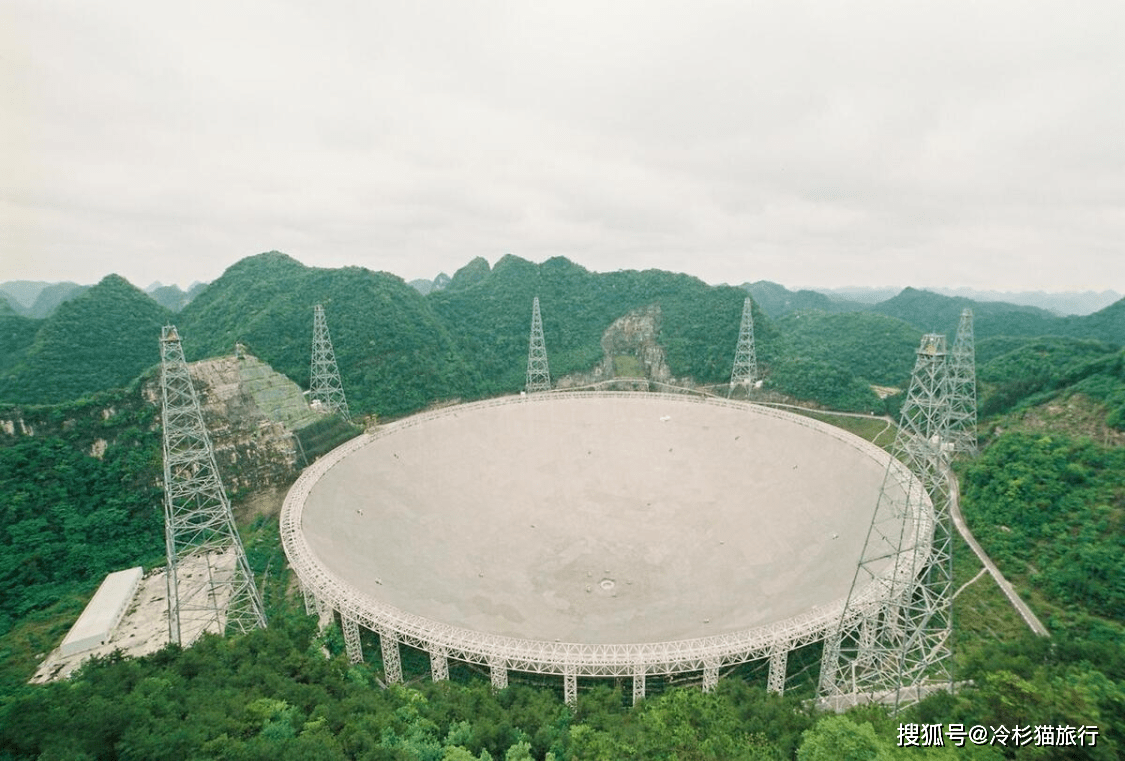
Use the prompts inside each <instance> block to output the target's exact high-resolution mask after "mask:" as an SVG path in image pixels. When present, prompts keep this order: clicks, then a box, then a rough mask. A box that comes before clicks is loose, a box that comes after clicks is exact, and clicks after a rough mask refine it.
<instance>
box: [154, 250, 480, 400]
mask: <svg viewBox="0 0 1125 761" xmlns="http://www.w3.org/2000/svg"><path fill="white" fill-rule="evenodd" d="M317 304H322V305H323V306H324V312H325V316H326V317H327V320H328V328H329V331H330V333H331V336H332V343H333V348H334V350H335V354H336V360H337V363H338V365H339V368H340V376H341V380H342V382H343V386H344V392H345V394H346V395H347V398H348V406H349V408H350V409H351V411H352V413H353V414H354V415H362V414H366V413H372V412H374V413H377V414H379V415H401V414H403V413H406V412H411V411H415V410H417V409H419V408H421V407H423V406H425V405H426V404H428V403H430V402H431V401H432V400H434V399H442V398H452V397H456V396H461V395H465V394H467V393H468V391H469V389H470V386H471V383H472V381H473V378H472V373H471V371H470V370H469V369H468V368H467V367H466V365H465V363H464V362H463V360H462V359H461V356H460V353H459V351H458V348H457V347H456V346H455V344H454V343H453V340H452V339H451V337H450V334H449V332H448V331H447V330H446V329H445V328H444V327H443V326H442V325H441V324H440V323H439V322H438V321H437V320H436V319H435V317H434V315H433V313H432V312H431V310H430V309H429V308H428V306H427V305H426V303H425V301H424V300H423V299H422V297H421V296H420V295H419V294H418V292H417V291H415V290H414V289H413V288H411V287H409V286H408V285H406V284H405V283H404V282H403V281H402V279H401V278H398V277H395V276H394V275H389V274H387V273H379V272H371V271H369V270H365V269H362V268H359V267H347V268H344V269H316V268H311V267H305V266H304V265H302V264H300V263H299V262H297V261H295V260H293V259H291V258H289V257H288V256H285V255H284V254H279V253H276V252H274V253H269V254H261V255H259V256H254V257H250V258H248V259H244V260H242V261H241V262H239V263H238V264H235V265H234V266H233V267H231V268H230V269H229V270H227V271H226V272H225V273H224V274H223V276H222V277H220V278H219V279H218V280H216V281H215V282H214V283H212V284H211V285H210V286H209V287H208V288H207V289H206V290H204V291H203V293H201V294H200V295H199V296H197V297H196V298H195V300H193V301H192V302H191V303H190V304H189V305H188V306H187V307H185V308H184V310H183V311H182V312H181V313H180V314H179V315H178V316H177V318H176V319H177V327H178V328H179V329H180V333H181V335H182V336H183V341H184V351H185V353H186V355H187V357H188V359H189V361H190V360H194V359H200V358H203V357H209V356H217V355H223V354H230V353H232V352H233V351H234V344H235V343H236V342H241V343H242V344H244V345H245V346H246V347H247V348H248V349H249V351H250V352H251V353H252V354H254V355H255V356H257V357H259V358H260V359H262V360H263V361H265V362H268V363H269V364H270V365H272V366H273V367H274V369H275V370H277V371H278V372H281V373H284V374H286V375H288V376H289V377H290V378H293V379H294V380H295V381H296V382H297V383H298V384H300V385H301V386H302V387H304V388H308V385H309V356H310V347H311V343H312V334H313V307H314V306H316V305H317Z"/></svg>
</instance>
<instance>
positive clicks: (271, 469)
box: [190, 352, 320, 493]
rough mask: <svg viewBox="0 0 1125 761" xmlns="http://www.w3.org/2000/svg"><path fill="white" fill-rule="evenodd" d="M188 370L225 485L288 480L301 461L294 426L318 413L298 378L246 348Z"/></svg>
mask: <svg viewBox="0 0 1125 761" xmlns="http://www.w3.org/2000/svg"><path fill="white" fill-rule="evenodd" d="M190 371H191V375H192V379H193V380H195V382H196V390H197V392H198V394H199V402H200V407H201V409H202V411H203V421H204V424H205V425H206V426H207V430H208V433H209V434H210V436H211V442H212V444H214V447H215V459H216V460H217V462H218V465H219V467H220V469H221V470H222V471H223V478H224V483H225V485H226V487H227V490H228V491H230V492H231V493H237V492H241V491H247V490H250V491H254V490H258V489H262V488H267V487H271V486H277V485H279V484H282V483H288V482H289V481H291V480H292V479H293V478H294V477H295V476H296V475H297V472H298V471H299V469H300V467H301V466H302V465H303V462H301V457H300V453H299V452H298V450H297V446H296V444H295V441H294V437H293V431H294V430H296V429H299V428H303V427H304V426H306V425H309V424H310V423H313V422H315V421H317V420H319V419H320V415H318V414H317V413H316V412H314V411H313V410H312V409H310V408H309V405H308V402H307V401H306V399H305V397H304V394H303V393H302V392H301V389H300V388H299V387H298V386H297V384H296V383H294V382H293V381H291V380H289V378H287V377H285V376H284V375H281V374H280V373H277V372H274V370H273V369H272V368H271V367H270V366H269V365H267V364H265V363H264V362H261V361H260V360H258V359H257V358H256V357H253V356H251V355H249V354H246V353H245V352H240V353H239V355H238V356H234V357H220V358H218V359H208V360H203V361H202V362H193V363H192V364H191V365H190Z"/></svg>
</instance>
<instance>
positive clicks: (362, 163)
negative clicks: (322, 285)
mask: <svg viewBox="0 0 1125 761" xmlns="http://www.w3.org/2000/svg"><path fill="white" fill-rule="evenodd" d="M5 17H6V21H7V23H5V24H3V25H0V42H3V43H4V51H5V52H4V56H3V57H2V58H0V96H2V97H3V100H4V103H5V114H4V115H5V118H4V120H3V122H2V123H0V134H2V135H3V136H4V142H5V146H6V148H7V150H5V151H2V152H0V174H2V176H3V177H4V179H5V182H4V188H3V190H2V191H0V281H11V280H44V281H56V280H63V279H71V280H74V281H75V282H96V281H97V280H98V279H100V278H101V276H103V275H105V274H106V273H108V272H116V273H118V274H121V275H122V276H124V277H126V278H127V279H128V280H130V282H139V283H151V282H153V281H156V280H159V281H161V282H166V283H178V284H184V283H191V282H192V281H195V280H199V281H205V282H206V281H212V280H214V279H215V278H217V277H218V276H219V275H220V274H221V273H222V271H223V270H224V269H225V268H226V266H227V265H229V264H230V263H231V262H233V261H235V260H237V259H241V258H243V257H244V256H247V255H251V254H254V253H257V252H259V251H262V250H269V249H277V250H281V251H286V252H288V253H289V254H291V255H292V256H294V257H295V258H297V259H298V260H300V261H302V262H305V263H306V264H309V265H310V266H323V267H338V266H344V265H349V264H350V265H359V266H364V267H367V268H369V269H372V270H386V271H388V272H394V273H396V274H398V275H400V276H401V277H403V278H404V279H406V280H413V279H418V278H433V277H434V276H435V275H436V274H437V273H439V272H442V271H446V272H450V271H451V270H453V269H456V268H457V267H458V266H460V265H461V264H462V263H464V262H466V261H468V260H470V259H472V258H473V257H475V256H484V257H485V258H486V259H488V260H489V261H495V260H496V259H497V258H499V257H500V256H502V255H503V254H504V253H506V252H511V253H514V254H516V255H518V256H521V257H523V258H526V259H530V260H533V261H542V260H543V259H546V258H549V257H551V256H556V255H562V256H566V257H568V258H570V259H572V260H575V261H580V262H582V263H583V265H584V266H586V267H587V268H589V269H592V270H594V271H600V272H605V271H612V270H616V269H642V270H643V269H650V268H655V269H663V270H670V271H690V272H691V273H692V274H694V275H696V276H697V277H699V278H700V279H702V280H704V281H705V282H708V283H722V282H727V283H741V282H747V281H749V282H754V281H757V280H769V281H771V282H776V283H782V284H787V285H788V284H802V285H805V284H810V283H813V284H817V285H818V287H821V288H827V287H837V286H841V285H844V284H848V283H867V282H874V283H921V282H925V283H929V284H937V285H940V286H941V287H958V286H968V287H972V288H978V289H988V288H995V287H1002V288H1005V289H1009V290H1011V291H1034V290H1046V291H1050V290H1061V291H1086V290H1093V291H1101V290H1104V289H1107V288H1108V289H1114V290H1116V291H1125V256H1123V255H1122V254H1123V251H1122V241H1125V213H1123V210H1125V145H1123V144H1122V142H1121V140H1120V139H1119V136H1120V135H1121V134H1122V133H1123V132H1125V78H1123V77H1121V76H1119V72H1120V71H1122V70H1123V69H1125V46H1123V45H1121V44H1120V40H1119V31H1118V30H1119V29H1121V28H1122V26H1123V25H1125V5H1122V4H1120V3H1116V2H1111V1H1110V0H1092V1H1091V2H1089V3H1085V4H1083V5H1082V6H1081V9H1080V10H1078V11H1076V10H1075V9H1074V8H1072V7H1070V6H1064V5H1062V4H1060V3H1057V2H1048V1H1046V0H1030V1H1025V0H1020V1H1019V2H1017V1H1016V0H999V2H995V3H988V4H980V3H956V2H955V3H953V4H950V3H948V2H941V3H938V2H921V3H910V4H903V3H899V2H891V0H861V2H859V3H832V2H825V3H810V4H801V3H753V4H746V3H743V4H738V3H734V4H731V3H714V2H706V1H705V2H702V3H697V2H693V3H690V4H689V3H685V2H682V1H676V0H655V1H653V2H639V0H624V1H623V2H620V3H613V4H610V5H606V4H604V3H593V2H590V0H575V1H574V2H571V3H566V4H536V3H531V4H528V3H507V2H497V1H494V0H484V1H483V2H480V3H471V4H465V3H456V2H449V0H421V1H420V2H418V3H394V2H392V3H377V4H353V5H339V4H336V5H327V6H311V5H309V6H303V5H301V4H292V3H282V4H277V3H266V2H264V1H263V0H247V2H244V3H238V4H230V3H220V2H217V0H200V2H197V3H192V4H190V5H186V6H172V5H165V4H159V3H136V2H132V1H131V0H105V2H100V3H97V4H95V5H71V4H62V5H59V4H44V3H39V2H35V0H12V2H10V3H8V4H7V5H6V13H5ZM450 273H451V272H450Z"/></svg>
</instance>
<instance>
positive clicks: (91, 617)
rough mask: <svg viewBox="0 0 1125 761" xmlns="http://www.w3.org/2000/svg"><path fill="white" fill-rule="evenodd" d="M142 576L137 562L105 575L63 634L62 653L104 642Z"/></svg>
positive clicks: (96, 645) (91, 647) (74, 651)
mask: <svg viewBox="0 0 1125 761" xmlns="http://www.w3.org/2000/svg"><path fill="white" fill-rule="evenodd" d="M143 576H144V569H142V568H141V567H140V566H136V567H135V568H129V569H128V570H125V571H115V572H114V573H111V574H109V575H108V576H106V577H105V580H103V581H102V584H101V586H100V587H98V591H97V592H96V593H94V597H93V599H91V600H90V602H89V604H88V605H87V606H86V609H85V610H83V611H82V615H81V616H79V617H78V621H76V622H75V624H74V626H72V627H71V628H70V631H69V632H68V633H67V635H66V637H65V638H63V642H62V645H61V646H60V647H59V650H60V652H61V654H62V655H64V656H67V655H74V654H75V653H81V652H83V651H85V650H91V649H93V648H95V647H98V646H99V645H102V644H104V643H105V642H107V641H108V640H109V637H110V635H111V634H113V629H114V627H116V626H117V624H118V622H119V621H120V620H121V617H122V616H123V615H124V614H125V611H126V610H128V608H129V603H130V602H132V600H133V596H134V595H135V594H136V592H137V587H138V586H139V585H140V583H141V578H142V577H143Z"/></svg>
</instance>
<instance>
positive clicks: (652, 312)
mask: <svg viewBox="0 0 1125 761" xmlns="http://www.w3.org/2000/svg"><path fill="white" fill-rule="evenodd" d="M660 322H661V312H660V305H659V304H651V305H649V306H647V307H644V308H642V309H635V310H633V311H632V312H629V313H628V314H626V315H623V316H622V317H619V318H617V319H616V320H614V321H613V324H611V325H610V326H609V327H608V328H606V331H605V333H603V334H602V341H601V344H602V361H601V364H599V365H598V366H597V367H596V368H594V369H593V370H592V371H591V372H589V373H581V374H577V375H570V376H567V377H565V378H562V379H560V380H559V382H558V386H559V387H560V388H571V387H575V386H582V385H586V384H589V383H598V382H600V381H608V380H620V381H621V382H622V383H623V384H625V385H628V382H629V381H630V380H632V379H636V385H637V386H638V387H640V388H642V389H644V390H647V388H648V382H649V381H656V382H659V383H667V382H669V381H671V380H672V373H671V372H670V371H669V370H668V363H667V361H666V360H665V357H664V347H662V346H661V345H660V343H659V340H658V339H659V337H660Z"/></svg>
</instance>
